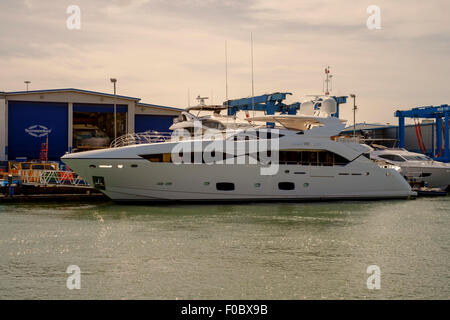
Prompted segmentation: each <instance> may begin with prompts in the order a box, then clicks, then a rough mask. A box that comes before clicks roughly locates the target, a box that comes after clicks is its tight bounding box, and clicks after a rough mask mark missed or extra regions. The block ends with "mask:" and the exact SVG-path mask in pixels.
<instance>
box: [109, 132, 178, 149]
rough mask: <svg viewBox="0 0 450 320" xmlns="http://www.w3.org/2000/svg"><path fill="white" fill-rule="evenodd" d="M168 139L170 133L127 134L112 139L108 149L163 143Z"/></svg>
mask: <svg viewBox="0 0 450 320" xmlns="http://www.w3.org/2000/svg"><path fill="white" fill-rule="evenodd" d="M170 138H171V133H170V132H156V131H146V132H140V133H128V134H125V135H123V136H120V137H118V138H116V139H114V140H113V141H112V142H111V144H110V148H119V147H126V146H132V145H135V144H147V143H158V142H165V141H168V140H170Z"/></svg>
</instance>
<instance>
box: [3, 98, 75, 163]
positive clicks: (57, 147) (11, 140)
mask: <svg viewBox="0 0 450 320" xmlns="http://www.w3.org/2000/svg"><path fill="white" fill-rule="evenodd" d="M47 136H48V157H49V159H50V160H59V159H60V157H61V156H63V155H64V153H66V151H68V143H67V142H68V106H67V103H56V102H30V101H8V159H9V160H14V159H16V158H17V157H26V158H27V159H29V160H32V159H39V153H40V150H41V143H43V142H45V141H46V138H47Z"/></svg>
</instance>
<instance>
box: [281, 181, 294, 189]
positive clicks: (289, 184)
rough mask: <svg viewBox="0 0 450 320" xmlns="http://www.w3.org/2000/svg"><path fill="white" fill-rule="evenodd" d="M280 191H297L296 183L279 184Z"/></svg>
mask: <svg viewBox="0 0 450 320" xmlns="http://www.w3.org/2000/svg"><path fill="white" fill-rule="evenodd" d="M278 189H280V190H294V189H295V183H293V182H279V183H278Z"/></svg>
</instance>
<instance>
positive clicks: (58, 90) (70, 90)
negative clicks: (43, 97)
mask: <svg viewBox="0 0 450 320" xmlns="http://www.w3.org/2000/svg"><path fill="white" fill-rule="evenodd" d="M54 92H79V93H87V94H94V95H99V96H106V97H114V94H111V93H104V92H98V91H90V90H83V89H75V88H65V89H45V90H29V91H13V92H5V94H6V95H8V96H9V95H16V94H33V93H54ZM116 97H117V98H120V99H127V100H134V101H140V100H141V99H140V98H135V97H128V96H122V95H116Z"/></svg>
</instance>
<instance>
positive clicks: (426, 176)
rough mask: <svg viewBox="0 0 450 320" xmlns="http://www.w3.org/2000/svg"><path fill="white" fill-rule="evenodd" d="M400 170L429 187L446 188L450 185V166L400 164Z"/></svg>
mask: <svg viewBox="0 0 450 320" xmlns="http://www.w3.org/2000/svg"><path fill="white" fill-rule="evenodd" d="M400 172H401V173H402V174H403V175H404V176H406V177H409V178H414V179H415V180H416V181H417V182H424V183H426V184H427V185H428V187H431V188H439V189H442V190H446V189H448V188H449V186H450V167H438V166H429V167H427V166H402V167H401V170H400Z"/></svg>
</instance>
